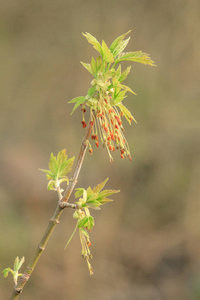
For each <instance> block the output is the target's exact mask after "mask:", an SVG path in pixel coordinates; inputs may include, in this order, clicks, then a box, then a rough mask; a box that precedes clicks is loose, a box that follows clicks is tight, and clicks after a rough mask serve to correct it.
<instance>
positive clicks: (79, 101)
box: [68, 96, 87, 116]
mask: <svg viewBox="0 0 200 300" xmlns="http://www.w3.org/2000/svg"><path fill="white" fill-rule="evenodd" d="M86 100H87V99H86V98H85V97H84V96H80V97H76V98H74V99H72V100H70V101H69V102H68V103H76V104H75V105H74V107H73V109H72V112H71V114H70V116H71V115H72V114H73V113H74V111H75V110H76V109H77V108H78V107H79V106H80V105H81V104H83V103H84V102H85V101H86Z"/></svg>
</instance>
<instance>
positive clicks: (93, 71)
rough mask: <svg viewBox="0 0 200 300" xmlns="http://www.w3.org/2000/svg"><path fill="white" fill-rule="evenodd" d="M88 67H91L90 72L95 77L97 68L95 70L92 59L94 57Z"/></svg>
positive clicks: (94, 63) (94, 62)
mask: <svg viewBox="0 0 200 300" xmlns="http://www.w3.org/2000/svg"><path fill="white" fill-rule="evenodd" d="M90 66H91V70H92V75H94V76H95V75H96V73H97V68H96V61H95V59H94V57H92V61H91V63H90Z"/></svg>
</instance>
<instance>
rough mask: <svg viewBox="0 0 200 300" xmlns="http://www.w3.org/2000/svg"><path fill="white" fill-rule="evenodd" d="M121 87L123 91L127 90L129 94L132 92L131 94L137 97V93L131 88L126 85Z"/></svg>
mask: <svg viewBox="0 0 200 300" xmlns="http://www.w3.org/2000/svg"><path fill="white" fill-rule="evenodd" d="M120 87H121V88H122V89H124V90H126V91H127V92H130V93H132V94H134V95H136V93H135V92H134V91H133V90H132V89H131V88H130V87H129V86H127V85H124V84H120Z"/></svg>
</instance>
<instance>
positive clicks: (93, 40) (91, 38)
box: [83, 32, 102, 54]
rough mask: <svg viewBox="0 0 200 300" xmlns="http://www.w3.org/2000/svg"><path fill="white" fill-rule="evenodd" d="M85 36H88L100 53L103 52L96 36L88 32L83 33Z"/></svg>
mask: <svg viewBox="0 0 200 300" xmlns="http://www.w3.org/2000/svg"><path fill="white" fill-rule="evenodd" d="M83 36H84V37H86V39H87V40H88V42H89V43H90V44H92V45H93V47H94V49H96V50H97V51H98V52H99V53H100V54H102V49H101V45H100V43H99V42H98V41H97V39H96V38H95V37H94V36H92V35H91V34H90V33H88V32H86V33H83Z"/></svg>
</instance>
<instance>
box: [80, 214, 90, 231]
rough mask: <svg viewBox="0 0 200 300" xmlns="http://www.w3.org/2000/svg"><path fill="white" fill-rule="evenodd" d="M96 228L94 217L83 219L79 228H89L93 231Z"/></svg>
mask: <svg viewBox="0 0 200 300" xmlns="http://www.w3.org/2000/svg"><path fill="white" fill-rule="evenodd" d="M93 226H94V218H93V217H92V216H89V217H87V216H85V217H84V218H83V219H81V220H80V221H78V228H87V229H88V230H91V229H92V228H93Z"/></svg>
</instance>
